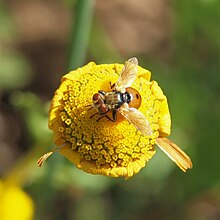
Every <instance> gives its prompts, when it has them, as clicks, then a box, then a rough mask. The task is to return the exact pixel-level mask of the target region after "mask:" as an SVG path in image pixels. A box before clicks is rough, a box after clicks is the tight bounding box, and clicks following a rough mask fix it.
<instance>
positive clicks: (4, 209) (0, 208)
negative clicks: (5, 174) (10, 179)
mask: <svg viewBox="0 0 220 220" xmlns="http://www.w3.org/2000/svg"><path fill="white" fill-rule="evenodd" d="M33 210H34V205H33V202H32V200H31V198H30V197H29V196H28V195H27V194H26V193H25V192H24V191H22V189H21V188H20V187H19V186H16V185H11V184H7V183H5V182H3V181H0V219H1V220H15V219H16V220H31V219H33V212H34V211H33Z"/></svg>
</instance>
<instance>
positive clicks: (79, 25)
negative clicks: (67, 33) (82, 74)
mask: <svg viewBox="0 0 220 220" xmlns="http://www.w3.org/2000/svg"><path fill="white" fill-rule="evenodd" d="M94 6H95V1H94V0H78V1H77V4H76V16H75V22H74V23H73V27H72V33H71V40H70V56H69V65H68V70H72V69H76V68H77V67H79V66H82V65H83V64H84V63H85V59H86V52H87V49H88V42H89V37H90V31H91V26H92V21H93V12H94Z"/></svg>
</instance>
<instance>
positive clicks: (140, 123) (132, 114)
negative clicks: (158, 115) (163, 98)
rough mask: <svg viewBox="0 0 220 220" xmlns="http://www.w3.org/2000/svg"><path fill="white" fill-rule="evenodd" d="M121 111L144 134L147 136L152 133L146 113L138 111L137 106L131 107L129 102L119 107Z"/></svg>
mask: <svg viewBox="0 0 220 220" xmlns="http://www.w3.org/2000/svg"><path fill="white" fill-rule="evenodd" d="M119 112H120V113H121V114H122V115H123V116H124V117H125V118H126V119H127V120H128V121H129V122H130V123H131V124H133V125H134V126H135V127H136V128H137V130H139V131H140V132H141V133H142V134H144V135H147V136H151V135H152V130H151V128H150V124H149V122H148V120H147V119H146V117H145V116H144V114H143V113H141V112H140V111H138V110H137V109H136V108H129V106H128V104H127V103H125V104H123V105H122V106H121V107H120V108H119Z"/></svg>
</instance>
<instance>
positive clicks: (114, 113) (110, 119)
mask: <svg viewBox="0 0 220 220" xmlns="http://www.w3.org/2000/svg"><path fill="white" fill-rule="evenodd" d="M116 113H117V111H116V110H113V111H112V118H110V117H109V116H108V115H107V114H105V115H102V116H101V117H100V118H98V119H97V121H99V120H101V119H102V118H104V117H106V118H107V119H108V120H109V121H112V122H116V120H117V114H116Z"/></svg>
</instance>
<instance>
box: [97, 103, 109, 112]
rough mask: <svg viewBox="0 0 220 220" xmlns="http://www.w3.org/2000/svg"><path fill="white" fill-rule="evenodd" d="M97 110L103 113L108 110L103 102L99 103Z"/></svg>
mask: <svg viewBox="0 0 220 220" xmlns="http://www.w3.org/2000/svg"><path fill="white" fill-rule="evenodd" d="M98 110H99V112H100V113H102V114H105V113H107V112H108V108H107V106H106V105H105V104H102V105H100V106H99V109H98Z"/></svg>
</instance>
